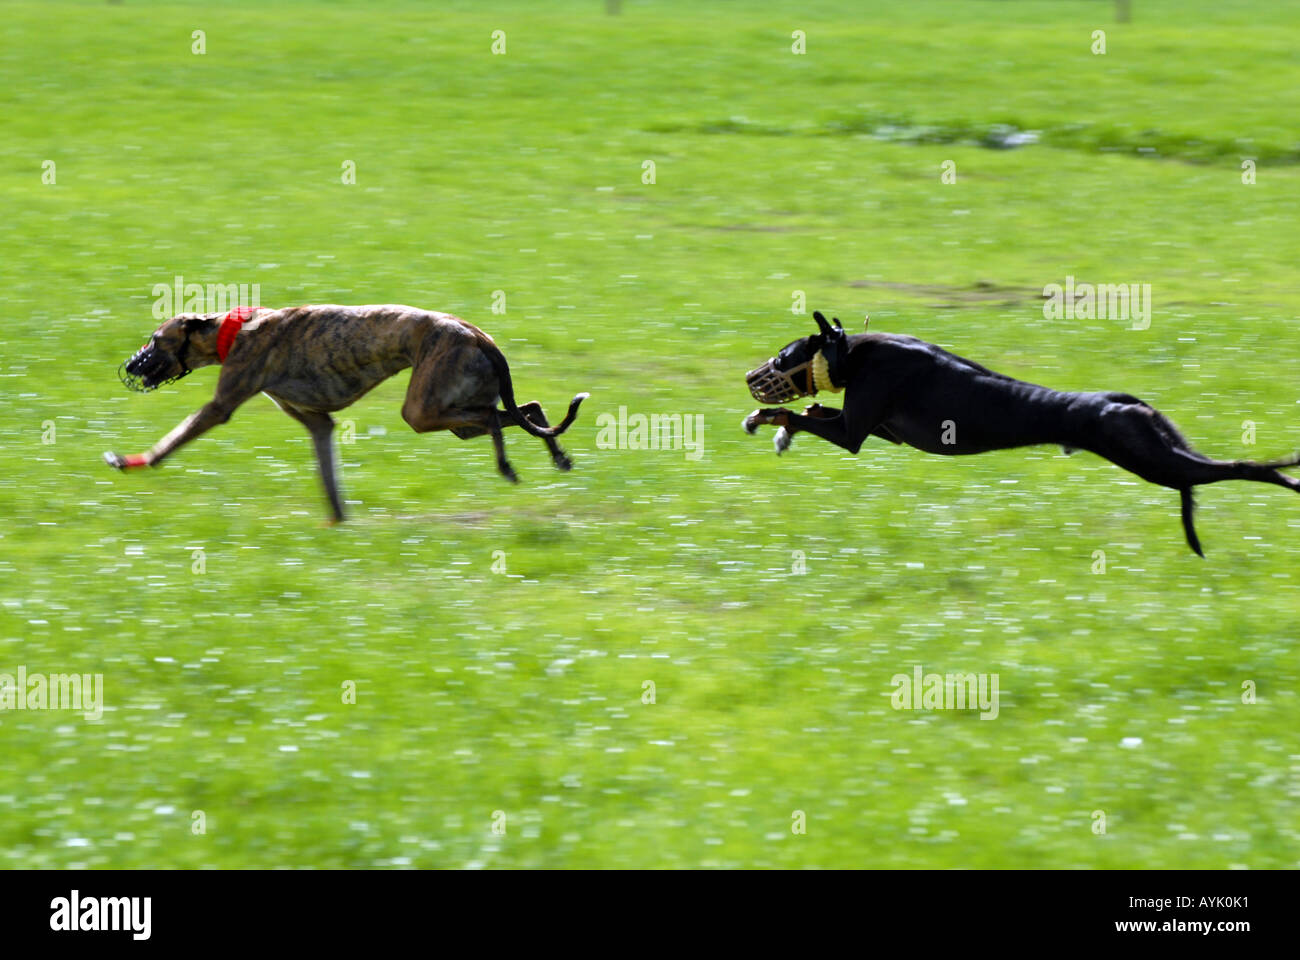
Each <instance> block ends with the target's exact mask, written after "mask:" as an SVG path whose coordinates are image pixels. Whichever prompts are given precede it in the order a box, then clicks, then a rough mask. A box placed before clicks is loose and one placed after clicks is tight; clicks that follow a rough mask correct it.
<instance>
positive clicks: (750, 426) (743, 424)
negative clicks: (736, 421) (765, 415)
mask: <svg viewBox="0 0 1300 960" xmlns="http://www.w3.org/2000/svg"><path fill="white" fill-rule="evenodd" d="M758 425H759V420H758V411H757V410H755V411H754V412H753V413H751V414H750V415H749V416H747V417H746V418H745V419H744V420H741V421H740V429H742V430H744V431H745V432H746V433H748V434H751V435H752V434H755V433H758Z"/></svg>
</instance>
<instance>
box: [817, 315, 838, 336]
mask: <svg viewBox="0 0 1300 960" xmlns="http://www.w3.org/2000/svg"><path fill="white" fill-rule="evenodd" d="M813 319H814V320H816V321H817V329H819V330H821V332H822V336H824V337H832V336H834V331H832V330H831V325H830V324H829V323H827V322H826V318H825V317H823V316H822V312H821V311H820V310H814V311H813Z"/></svg>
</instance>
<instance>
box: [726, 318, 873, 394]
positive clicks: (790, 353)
mask: <svg viewBox="0 0 1300 960" xmlns="http://www.w3.org/2000/svg"><path fill="white" fill-rule="evenodd" d="M813 319H814V320H816V321H817V328H818V330H819V331H820V333H815V334H813V335H812V336H811V337H804V338H803V339H802V340H795V341H792V342H791V343H787V344H786V345H785V346H784V347H782V348H781V352H780V353H778V354H777V355H776V356H775V357H772V358H771V359H770V360H768V361H767V363H765V364H763V365H762V366H761V367H756V368H755V369H753V370H751V371H749V373H747V374H745V383H746V384H747V385H748V386H749V392H750V393H751V394H753V396H754V399H755V400H757V401H758V402H759V403H788V402H790V401H791V400H793V399H795V397H807V396H814V395H816V393H817V383H816V378H815V377H814V375H813V364H814V361H816V359H817V355H818V354H819V353H823V351H824V352H825V355H827V359H830V355H833V356H834V358H835V359H836V361H837V362H836V363H835V364H834V366H835V367H836V369H838V366H839V363H838V361H839V359H840V358H841V357H842V356H843V355H844V353H846V352H847V351H848V345H847V343H846V335H845V333H844V328H843V327H842V326H840V321H839V319H838V318H837V319H836V320H835V326H834V327H832V326H831V325H830V324H829V323H827V322H826V318H825V317H823V316H822V315H821V312H820V311H814V312H813Z"/></svg>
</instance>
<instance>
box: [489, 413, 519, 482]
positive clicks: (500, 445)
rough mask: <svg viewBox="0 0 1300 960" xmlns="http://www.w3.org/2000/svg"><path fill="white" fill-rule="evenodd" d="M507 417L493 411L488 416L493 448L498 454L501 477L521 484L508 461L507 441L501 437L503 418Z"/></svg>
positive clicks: (498, 467)
mask: <svg viewBox="0 0 1300 960" xmlns="http://www.w3.org/2000/svg"><path fill="white" fill-rule="evenodd" d="M502 416H505V415H504V414H502V413H501V411H499V410H493V411H492V412H491V413H490V414H489V415H488V430H489V431H491V433H492V447H493V449H495V450H496V452H497V469H498V470H500V471H501V476H503V477H505V478H506V479H507V480H509V481H510V482H511V483H518V482H519V475H518V474H517V473H515V468H514V467H512V466H510V461H509V460H507V459H506V441H505V437H503V436H501V418H502Z"/></svg>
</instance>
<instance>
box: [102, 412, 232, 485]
mask: <svg viewBox="0 0 1300 960" xmlns="http://www.w3.org/2000/svg"><path fill="white" fill-rule="evenodd" d="M236 406H238V404H231V403H228V402H224V401H221V400H215V399H214V400H211V401H209V402H208V403H206V404H204V405H203V407H202V408H201V409H200V410H199V411H198V412H197V413H192V414H190V415H189V416H188V417H186V418H185V419H184V420H182V421H181V422H180V424H179V426H177V427H176V429H175V430H173V431H172V432H171V433H169V434H167V436H165V437H163V438H162V439H161V440H159V441H158V442H157V443H156V444H154V447H153V449H152V450H150V451H149V452H148V453H136V454H132V455H131V456H129V457H123V456H121V455H120V454H116V453H113V452H111V451H109V452H107V453H105V454H104V460H105V461H106V462H107V463H108V465H109V466H110V467H117V469H119V470H129V469H131V468H133V467H156V466H157V465H158V464H159V463H161V462H162V460H163V459H164V458H165V457H167V456H168V455H170V454H171V453H172V452H173V451H175V450H176V449H177V448H178V447H180V446H182V445H183V444H186V443H189V442H190V441H191V440H193V439H194V438H195V437H198V436H202V435H203V434H204V433H206V432H207V431H208V430H211V429H212V428H213V427H215V426H217V425H218V424H222V423H225V422H226V421H227V420H229V419H230V415H231V414H232V413H234V412H235V407H236Z"/></svg>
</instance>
